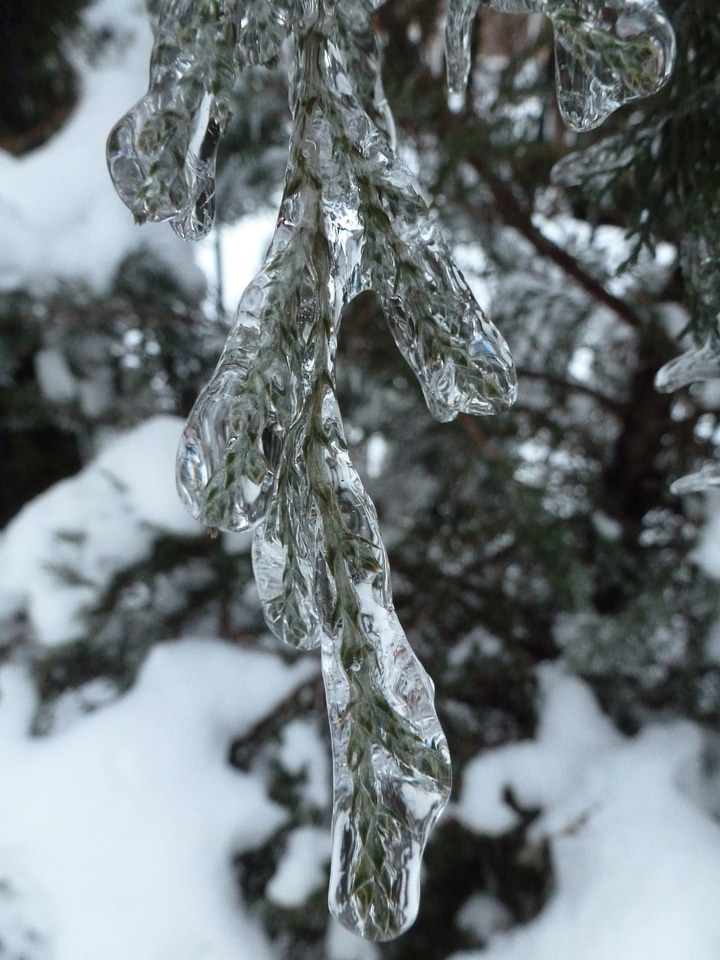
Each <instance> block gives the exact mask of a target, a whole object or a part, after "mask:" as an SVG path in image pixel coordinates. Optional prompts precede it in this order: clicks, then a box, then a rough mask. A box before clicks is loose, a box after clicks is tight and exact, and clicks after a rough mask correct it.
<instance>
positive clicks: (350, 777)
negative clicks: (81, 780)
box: [109, 0, 516, 940]
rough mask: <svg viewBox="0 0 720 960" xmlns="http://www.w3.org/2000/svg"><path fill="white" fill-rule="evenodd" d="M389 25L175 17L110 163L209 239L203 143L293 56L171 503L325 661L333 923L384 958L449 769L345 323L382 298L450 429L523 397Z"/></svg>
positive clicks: (247, 14)
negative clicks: (460, 262)
mask: <svg viewBox="0 0 720 960" xmlns="http://www.w3.org/2000/svg"><path fill="white" fill-rule="evenodd" d="M374 6H375V4H374V3H373V2H371V0H335V2H330V0H286V2H285V3H277V4H269V3H267V0H250V2H244V3H240V2H239V0H238V4H237V8H236V7H235V6H233V4H232V3H231V2H229V0H217V2H212V0H208V2H207V3H205V2H203V3H197V4H192V3H191V2H190V0H184V2H178V0H170V2H169V3H167V4H166V7H165V9H164V12H163V14H162V15H161V17H160V21H159V26H158V33H157V38H156V44H155V49H154V53H153V64H152V67H151V83H150V91H149V93H148V95H147V97H146V98H144V100H142V101H141V102H140V104H138V105H137V106H136V107H135V108H134V109H133V110H132V111H130V114H128V115H127V116H126V118H124V119H123V120H122V121H121V122H120V124H119V125H118V126H117V127H116V128H115V131H114V132H113V134H112V135H111V138H110V153H109V163H110V168H111V172H112V173H113V175H114V179H115V182H116V186H117V187H118V191H119V192H120V194H121V196H122V197H123V199H124V200H125V201H126V203H128V206H130V208H131V210H133V212H134V213H135V215H136V217H137V218H138V219H141V220H142V219H169V220H170V221H171V222H172V223H173V226H174V227H175V228H176V230H179V231H180V232H181V233H182V234H183V235H184V236H186V237H189V238H193V237H197V236H200V235H201V234H202V232H203V231H204V230H205V228H206V227H207V226H209V223H210V218H209V215H210V202H209V200H208V198H209V197H210V196H211V193H212V191H211V182H212V163H214V159H213V160H210V159H206V153H207V151H206V152H203V151H200V153H198V150H197V149H196V145H197V142H198V137H199V136H200V135H199V133H198V131H202V130H203V129H206V128H207V123H208V122H209V120H208V118H214V119H215V120H216V126H215V127H213V130H215V129H217V130H218V131H221V129H222V127H223V126H224V124H225V123H226V121H227V113H226V109H227V104H228V97H229V90H230V87H231V80H232V77H233V76H234V73H233V71H234V70H235V69H239V68H242V67H244V66H245V65H247V64H252V63H263V62H267V60H268V59H270V58H272V57H273V56H275V55H276V54H277V52H278V50H279V46H280V44H281V43H282V41H283V39H284V38H285V36H286V35H289V36H290V38H291V41H292V62H291V67H290V76H289V83H290V106H291V112H292V132H291V141H290V150H289V158H288V164H287V170H286V175H285V184H284V190H283V198H282V202H281V206H280V211H279V215H278V221H277V227H276V231H275V235H274V237H273V240H272V243H271V245H270V247H269V249H268V252H267V254H266V256H265V259H264V262H263V264H262V267H261V269H260V271H259V273H258V274H257V276H256V277H255V279H254V280H253V281H252V283H251V284H250V286H249V287H248V288H247V290H246V291H245V293H244V294H243V296H242V298H241V301H240V304H239V306H238V311H237V315H236V319H235V322H234V325H233V327H232V330H231V331H230V335H229V337H228V341H227V344H226V346H225V349H224V350H223V353H222V355H221V357H220V360H219V362H218V365H217V367H216V369H215V372H214V373H213V375H212V377H211V379H210V381H209V383H208V384H207V386H206V387H205V389H204V390H203V391H202V392H201V394H200V396H199V397H198V399H197V401H196V403H195V405H194V407H193V410H192V411H191V414H190V416H189V418H188V421H187V425H186V428H185V430H184V433H183V437H182V441H181V444H180V448H179V451H178V460H177V485H178V490H179V492H180V496H181V498H182V499H183V501H184V503H185V504H186V506H187V507H188V508H189V510H190V511H191V512H192V514H193V515H194V516H195V517H196V518H197V519H199V520H200V521H202V522H203V523H205V524H207V525H208V526H210V527H212V528H216V529H223V530H228V531H238V530H246V529H254V531H255V532H254V539H253V550H252V561H253V568H254V573H255V578H256V582H257V587H258V593H259V596H260V600H261V604H262V608H263V613H264V615H265V619H266V621H267V623H268V626H269V627H270V629H271V630H272V631H273V632H274V633H275V634H276V635H278V636H279V637H282V639H283V640H285V641H286V642H288V643H290V644H292V645H293V646H295V647H298V648H301V649H309V648H312V647H318V646H319V647H320V648H321V656H322V662H323V675H324V678H325V685H326V692H327V705H328V714H329V717H330V726H331V736H332V752H333V769H334V785H335V786H334V808H333V853H332V866H331V889H330V894H329V905H330V909H331V910H332V912H333V913H334V914H336V915H337V916H338V918H339V919H340V920H341V922H342V923H343V924H345V925H346V926H347V927H348V928H349V929H350V930H352V931H353V932H355V933H357V934H359V935H362V936H365V937H369V938H372V939H376V940H387V939H390V938H392V937H395V936H397V935H398V934H400V933H402V932H403V930H406V929H407V927H408V926H409V925H410V924H411V923H412V922H413V920H414V918H415V915H416V913H417V909H418V903H419V881H420V868H421V857H422V853H423V850H424V847H425V844H426V842H427V839H428V835H429V833H430V831H431V829H432V827H433V825H434V824H435V822H436V820H437V818H438V816H439V815H440V813H441V812H442V809H443V807H444V805H445V803H446V802H447V799H448V796H449V793H450V780H451V777H450V760H449V755H448V750H447V744H446V741H445V738H444V735H443V733H442V730H441V727H440V724H439V721H438V718H437V715H436V713H435V709H434V704H433V696H434V692H433V686H432V682H431V680H430V678H429V677H428V675H427V674H426V672H425V670H424V669H423V667H422V666H421V664H420V663H419V661H418V660H417V658H416V657H415V655H414V654H413V652H412V650H411V649H410V646H409V644H408V641H407V638H406V637H405V635H404V633H403V631H402V627H401V626H400V624H399V622H398V619H397V616H396V614H395V611H394V608H393V604H392V595H391V589H390V573H389V568H388V560H387V555H386V552H385V548H384V546H383V543H382V539H381V536H380V530H379V525H378V520H377V515H376V512H375V508H374V506H373V504H372V502H371V501H370V499H369V497H368V496H367V494H366V493H365V491H364V489H363V486H362V483H361V482H360V478H359V476H358V474H357V472H356V471H355V468H354V467H353V465H352V463H351V460H350V457H349V454H348V450H347V444H346V442H345V436H344V432H343V426H342V420H341V416H340V411H339V409H338V405H337V400H336V395H335V353H336V342H337V336H338V331H339V326H340V319H341V316H342V311H343V309H344V307H345V306H346V305H347V303H348V302H349V301H350V300H351V299H352V298H353V297H354V296H355V295H356V294H358V293H359V292H361V291H363V290H373V291H374V292H375V293H376V294H377V296H378V297H379V299H380V301H381V303H382V306H383V308H384V311H385V314H386V318H387V321H388V324H389V327H390V329H391V332H392V334H393V337H394V339H395V342H396V343H397V345H398V347H399V348H400V350H401V352H402V354H403V356H404V357H405V359H406V360H407V362H408V363H409V365H410V366H411V368H412V369H413V371H414V372H415V374H416V376H417V377H418V380H419V381H420V384H421V386H422V390H423V393H424V395H425V398H426V400H427V403H428V406H429V408H430V410H431V412H432V413H433V414H434V415H435V416H436V417H438V418H439V419H440V420H449V419H452V418H453V417H454V416H456V415H457V414H458V413H460V412H466V413H476V414H485V413H493V412H496V411H500V410H503V409H505V408H507V407H508V406H509V405H510V404H511V403H512V402H513V400H514V398H515V391H516V380H515V373H514V369H513V366H512V361H511V358H510V354H509V351H508V348H507V346H506V344H505V342H504V340H503V339H502V337H501V335H500V334H499V332H498V331H497V330H496V329H495V327H494V326H493V325H492V323H491V322H490V321H489V320H488V319H487V318H486V317H485V315H484V314H483V312H482V310H481V308H480V307H479V305H478V304H477V303H476V301H475V300H474V298H473V296H472V294H471V292H470V290H469V288H468V286H467V283H466V282H465V280H464V278H463V276H462V274H461V273H460V271H459V270H458V269H457V267H456V266H455V264H454V263H453V261H452V258H451V256H450V253H449V250H448V248H447V245H446V244H445V242H444V240H443V239H442V237H441V235H440V233H439V231H438V229H437V226H436V225H435V223H434V221H433V219H432V217H431V214H430V211H429V209H428V207H427V205H426V203H425V201H424V200H423V198H422V196H421V194H420V190H419V188H418V186H417V184H416V182H415V180H414V178H413V176H412V175H411V173H410V172H409V171H408V170H407V168H406V167H405V166H404V165H403V164H402V163H401V162H400V161H399V159H398V158H397V156H396V154H395V151H394V130H393V123H392V117H391V115H390V112H389V110H388V107H387V103H386V100H385V96H384V93H383V89H382V83H381V79H380V61H379V53H378V45H377V39H376V37H375V35H374V32H373V30H372V28H371V25H370V14H371V12H372V9H373V7H374ZM201 14H202V16H201ZM231 38H232V39H233V43H234V45H235V46H234V49H233V45H232V44H231V43H230V40H231ZM216 70H219V71H220V73H219V76H218V77H216V76H215V71H216ZM213 78H215V80H217V81H218V82H217V83H213V82H212V81H213ZM208 91H210V92H208ZM163 124H165V126H163ZM147 130H154V131H155V134H156V135H155V139H154V140H153V139H152V138H150V137H149V136H146V131H147ZM161 132H162V133H163V135H162V136H161V135H160V133H161ZM165 133H168V134H169V136H168V139H167V140H166V139H165V137H164V134H165ZM200 142H202V138H200ZM214 146H216V143H215V140H214V138H213V148H214ZM147 147H151V148H152V149H146V148H147ZM200 154H202V156H201V155H200ZM199 159H202V161H203V163H206V166H205V167H202V169H200V164H199V163H198V160H199ZM198 171H199V172H198ZM206 201H207V202H206Z"/></svg>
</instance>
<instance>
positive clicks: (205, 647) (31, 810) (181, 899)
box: [0, 640, 317, 960]
mask: <svg viewBox="0 0 720 960" xmlns="http://www.w3.org/2000/svg"><path fill="white" fill-rule="evenodd" d="M316 669H317V667H316V665H313V664H311V663H308V662H305V663H302V664H299V665H296V666H293V667H288V666H285V665H283V664H282V663H281V662H280V661H279V660H278V659H277V658H276V657H273V656H271V655H268V654H263V653H251V652H248V651H246V650H239V649H237V648H234V647H232V646H230V645H229V644H226V643H221V642H219V641H210V640H186V641H182V642H177V643H174V644H161V645H158V646H156V647H155V649H154V650H153V652H152V654H151V655H150V657H149V659H148V660H147V662H146V664H145V666H144V668H143V670H142V671H141V674H140V676H139V679H138V681H137V683H136V685H135V687H134V688H133V689H132V690H131V691H130V692H129V693H128V694H127V695H126V696H124V697H122V698H121V699H119V700H117V701H116V702H115V703H113V704H111V705H109V706H106V707H105V708H103V709H102V710H98V711H96V712H94V713H91V714H86V715H85V716H84V717H82V718H80V719H79V720H78V721H77V722H76V723H75V724H74V725H73V726H72V727H70V728H69V729H66V730H64V731H63V732H62V733H59V734H56V735H54V736H51V737H49V738H43V739H31V738H29V737H28V735H27V729H28V726H29V723H30V720H31V718H32V714H33V711H34V707H35V702H34V695H33V692H32V688H31V684H30V682H29V680H28V678H27V676H26V675H25V673H24V672H23V671H22V670H21V669H20V668H17V667H5V668H4V669H3V670H2V671H0V690H1V691H2V700H1V701H0V766H1V768H2V771H3V777H2V780H0V932H1V933H2V937H3V939H4V938H5V936H6V925H5V923H4V920H5V919H7V918H8V915H10V916H11V919H12V925H10V923H9V920H8V930H14V933H13V934H12V936H14V938H15V939H16V940H17V941H20V939H21V938H22V937H23V936H26V934H27V931H33V932H34V933H35V938H36V939H37V938H39V941H40V942H41V943H43V944H44V947H45V949H46V953H45V952H44V953H41V954H39V955H40V956H48V957H52V958H53V960H97V958H98V957H102V958H103V960H127V958H128V957H136V958H138V960H199V958H203V960H265V958H268V960H269V958H270V957H272V956H273V953H272V951H271V949H270V946H269V944H268V942H267V940H266V938H265V936H264V934H263V933H262V932H261V930H260V929H259V927H258V926H257V925H256V923H255V922H254V921H252V920H251V919H250V917H249V916H248V915H247V914H246V912H245V911H243V910H242V908H241V907H240V905H239V899H238V895H237V892H236V890H235V888H234V885H233V880H232V873H231V857H232V855H233V854H234V853H236V852H238V851H242V850H245V849H248V848H251V847H254V846H257V845H259V844H262V843H263V841H264V840H266V839H267V838H268V837H269V836H270V835H271V834H272V833H273V832H274V831H275V830H276V829H277V828H278V827H280V826H281V825H282V824H283V822H284V821H285V817H286V813H285V811H284V810H283V809H282V808H281V807H278V806H277V805H276V804H274V803H272V801H270V800H269V799H268V798H267V796H266V794H265V791H264V789H263V785H262V783H261V782H260V781H259V780H258V779H257V778H255V777H253V776H251V775H249V774H245V773H240V772H238V771H237V770H234V769H232V768H231V767H230V766H229V765H228V763H227V754H228V748H229V744H230V742H231V740H232V738H233V737H236V736H238V735H241V734H243V733H244V732H246V731H247V730H248V729H249V728H250V727H251V726H252V725H253V724H254V723H256V722H257V721H258V720H260V719H261V718H263V717H265V716H266V715H267V714H268V713H270V712H272V710H273V709H274V707H275V706H276V704H277V703H278V702H279V701H280V700H281V699H283V698H284V697H286V696H287V695H288V694H289V693H290V692H291V691H292V690H293V689H294V688H295V687H296V686H298V685H299V684H300V683H302V682H303V681H305V680H307V678H308V676H309V675H310V674H311V673H312V672H313V670H316ZM5 891H9V893H6V892H5ZM32 955H33V956H38V954H35V953H33V954H32Z"/></svg>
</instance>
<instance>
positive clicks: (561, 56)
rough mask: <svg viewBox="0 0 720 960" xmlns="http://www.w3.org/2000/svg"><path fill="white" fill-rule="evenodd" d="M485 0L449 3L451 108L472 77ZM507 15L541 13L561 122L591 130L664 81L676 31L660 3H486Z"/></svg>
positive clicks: (603, 0) (458, 104)
mask: <svg viewBox="0 0 720 960" xmlns="http://www.w3.org/2000/svg"><path fill="white" fill-rule="evenodd" d="M481 2H482V0H449V4H448V15H447V22H446V33H445V36H446V39H445V47H446V51H447V73H448V89H449V96H450V100H449V103H450V106H451V107H452V108H453V109H459V108H460V107H462V104H463V102H464V99H465V88H466V86H467V81H468V76H469V74H470V67H471V63H470V58H471V51H470V33H471V30H472V25H473V20H474V18H475V14H476V13H477V10H478V8H479V6H480V4H481ZM485 4H486V6H488V7H490V8H491V9H493V10H498V11H502V12H504V13H543V14H546V15H547V16H548V17H550V20H551V21H552V24H553V31H554V34H555V81H556V89H557V101H558V107H559V108H560V113H561V114H562V117H563V119H564V120H565V122H566V123H567V124H568V126H570V127H572V128H573V129H575V130H592V129H594V128H595V127H598V126H600V124H601V123H603V122H604V121H605V120H606V119H607V118H608V116H609V115H610V114H611V113H612V112H613V111H614V110H617V109H618V108H619V107H621V106H622V105H623V104H624V103H628V102H630V101H631V100H636V99H638V98H640V97H647V96H650V95H651V94H653V93H657V91H658V90H660V88H661V87H662V86H663V85H664V84H665V83H666V81H667V80H668V78H669V76H670V73H671V71H672V67H673V63H674V61H675V34H674V32H673V29H672V26H671V24H670V21H669V20H668V18H667V17H666V16H665V14H664V13H663V12H662V10H661V9H660V7H659V5H658V3H657V0H485Z"/></svg>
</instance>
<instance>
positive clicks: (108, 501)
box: [0, 416, 205, 644]
mask: <svg viewBox="0 0 720 960" xmlns="http://www.w3.org/2000/svg"><path fill="white" fill-rule="evenodd" d="M182 428H183V422H182V421H181V420H180V419H179V418H177V417H170V416H158V417H154V418H152V419H150V420H147V421H146V422H145V423H142V424H141V425H140V426H139V427H136V428H135V429H134V430H131V431H129V432H128V433H126V434H125V435H123V436H120V437H118V438H115V439H114V440H113V441H111V442H110V443H109V444H108V445H107V447H106V448H105V449H104V450H103V451H102V452H101V453H100V455H99V456H98V457H97V458H96V459H95V460H94V461H92V462H91V463H90V464H89V465H88V466H87V467H86V468H85V469H84V470H82V471H81V472H80V473H79V474H77V475H76V476H74V477H71V478H70V479H68V480H64V481H62V482H61V483H58V484H56V485H55V486H53V487H51V488H50V489H49V490H47V491H46V492H45V493H43V494H42V495H41V496H39V497H37V498H36V499H35V500H33V501H31V502H30V503H28V504H27V505H26V506H25V507H24V508H23V509H22V510H21V511H20V513H19V514H18V515H17V516H16V517H15V518H14V519H13V520H12V521H11V522H10V524H8V526H7V528H6V529H5V531H4V534H3V537H2V539H1V540H0V570H2V577H0V617H10V616H13V615H16V614H17V613H19V612H22V611H25V612H26V613H27V615H28V617H29V620H30V624H31V627H32V630H33V633H34V636H35V638H36V639H37V640H38V641H39V642H40V643H43V644H58V643H63V642H66V641H68V640H71V639H73V638H74V637H76V636H81V635H82V622H81V616H82V612H83V609H84V608H85V607H87V606H88V605H90V604H92V603H93V602H94V601H96V600H97V599H98V597H99V596H100V595H101V593H102V591H103V590H104V589H105V588H106V587H107V586H108V584H109V583H110V582H111V580H112V578H113V576H114V575H115V574H116V573H118V572H119V571H120V570H122V569H124V568H126V567H128V566H130V565H131V564H133V563H137V562H139V561H140V560H142V559H144V558H145V557H146V556H148V555H149V553H150V550H151V548H152V544H153V542H154V541H155V539H156V537H157V535H158V533H163V532H164V533H174V534H180V535H185V536H198V535H200V534H202V533H203V532H204V530H205V528H204V527H202V526H201V525H200V524H198V523H197V522H196V521H195V520H193V519H192V518H191V517H190V516H189V514H187V513H186V512H185V510H184V509H183V507H182V505H181V503H180V501H179V499H178V497H177V494H176V492H175V486H174V475H175V467H174V464H175V453H176V450H177V445H178V441H179V438H180V433H181V431H182Z"/></svg>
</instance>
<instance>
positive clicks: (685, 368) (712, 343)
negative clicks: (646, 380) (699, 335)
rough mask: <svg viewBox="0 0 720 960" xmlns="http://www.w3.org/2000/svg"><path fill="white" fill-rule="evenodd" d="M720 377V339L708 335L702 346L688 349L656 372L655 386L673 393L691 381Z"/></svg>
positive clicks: (662, 391)
mask: <svg viewBox="0 0 720 960" xmlns="http://www.w3.org/2000/svg"><path fill="white" fill-rule="evenodd" d="M719 377H720V340H718V337H717V336H711V337H708V339H707V340H706V341H705V343H704V344H703V345H702V346H701V347H694V348H693V349H692V350H686V351H685V353H682V354H680V356H679V357H675V359H674V360H670V362H669V363H666V364H665V366H664V367H661V368H660V370H658V372H657V373H656V374H655V388H656V389H657V390H660V391H661V393H672V392H673V391H675V390H679V389H680V388H681V387H687V386H688V385H689V384H691V383H700V382H702V381H704V380H716V379H718V378H719Z"/></svg>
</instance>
